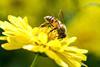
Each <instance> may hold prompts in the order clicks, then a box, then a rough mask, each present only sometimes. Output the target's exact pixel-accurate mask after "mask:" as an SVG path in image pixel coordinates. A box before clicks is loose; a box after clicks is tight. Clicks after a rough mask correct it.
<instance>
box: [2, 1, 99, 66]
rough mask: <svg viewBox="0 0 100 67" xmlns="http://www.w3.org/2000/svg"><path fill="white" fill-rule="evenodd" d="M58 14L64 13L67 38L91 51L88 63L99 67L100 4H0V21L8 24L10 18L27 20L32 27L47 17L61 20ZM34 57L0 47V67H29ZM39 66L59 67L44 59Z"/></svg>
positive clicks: (45, 2)
mask: <svg viewBox="0 0 100 67" xmlns="http://www.w3.org/2000/svg"><path fill="white" fill-rule="evenodd" d="M59 10H62V11H63V16H64V18H61V19H60V20H62V22H63V23H64V24H65V25H66V26H67V29H68V35H69V36H77V37H78V39H77V41H76V42H75V45H76V46H78V47H80V48H85V49H87V50H89V53H88V54H87V56H88V58H87V61H86V62H85V63H86V64H87V65H88V66H89V67H100V0H0V20H7V16H8V15H14V16H21V17H24V16H27V17H28V20H29V24H30V25H31V26H33V27H34V26H39V25H40V24H41V23H43V22H44V19H43V17H44V16H47V15H52V16H55V17H57V18H59V16H58V14H59ZM2 31H3V30H2V29H0V35H1V32H2ZM4 42H6V41H0V44H2V43H4ZM34 55H35V53H33V52H30V51H27V50H23V49H19V50H13V51H7V50H4V49H3V48H1V47H0V67H29V66H30V65H31V63H32V60H33V59H34ZM36 62H37V64H36V67H59V66H58V65H57V64H56V63H55V62H54V61H53V60H51V59H49V58H48V57H44V56H39V58H38V60H37V61H36Z"/></svg>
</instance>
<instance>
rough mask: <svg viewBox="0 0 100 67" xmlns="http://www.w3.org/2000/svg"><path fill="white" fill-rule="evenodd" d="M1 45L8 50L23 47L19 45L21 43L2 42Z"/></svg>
mask: <svg viewBox="0 0 100 67" xmlns="http://www.w3.org/2000/svg"><path fill="white" fill-rule="evenodd" d="M1 47H3V48H4V49H6V50H15V49H20V48H21V46H19V45H13V44H9V43H5V44H2V45H1Z"/></svg>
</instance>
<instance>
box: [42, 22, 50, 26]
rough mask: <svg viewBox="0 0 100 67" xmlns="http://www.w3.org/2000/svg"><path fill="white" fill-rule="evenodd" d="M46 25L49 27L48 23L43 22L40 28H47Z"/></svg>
mask: <svg viewBox="0 0 100 67" xmlns="http://www.w3.org/2000/svg"><path fill="white" fill-rule="evenodd" d="M48 25H49V23H47V22H45V23H43V24H41V25H40V27H45V26H48Z"/></svg>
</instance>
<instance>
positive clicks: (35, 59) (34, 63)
mask: <svg viewBox="0 0 100 67" xmlns="http://www.w3.org/2000/svg"><path fill="white" fill-rule="evenodd" d="M38 56H39V54H38V53H37V54H36V55H35V57H34V60H33V62H32V64H31V67H36V66H35V65H36V61H37V58H38Z"/></svg>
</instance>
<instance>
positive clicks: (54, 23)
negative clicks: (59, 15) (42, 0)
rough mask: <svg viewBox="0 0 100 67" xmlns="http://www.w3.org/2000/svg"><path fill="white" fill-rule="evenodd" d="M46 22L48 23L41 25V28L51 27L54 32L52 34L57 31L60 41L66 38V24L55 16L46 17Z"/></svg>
mask: <svg viewBox="0 0 100 67" xmlns="http://www.w3.org/2000/svg"><path fill="white" fill-rule="evenodd" d="M44 20H45V22H46V23H43V24H42V25H41V27H45V26H47V25H49V26H50V27H51V28H52V30H51V31H50V32H52V31H54V30H57V32H58V38H59V39H60V38H65V37H66V33H65V32H66V27H65V25H64V24H62V23H61V21H60V20H58V19H56V18H55V17H53V16H45V17H44Z"/></svg>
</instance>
